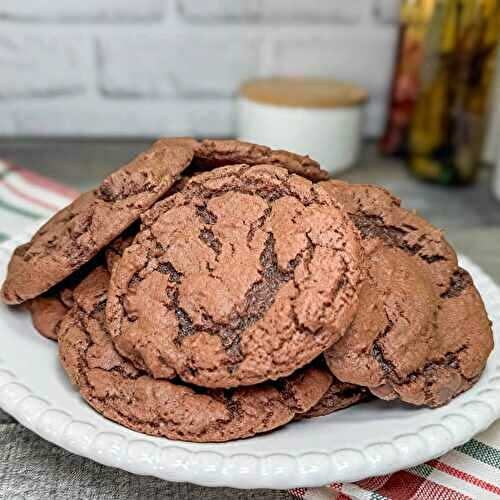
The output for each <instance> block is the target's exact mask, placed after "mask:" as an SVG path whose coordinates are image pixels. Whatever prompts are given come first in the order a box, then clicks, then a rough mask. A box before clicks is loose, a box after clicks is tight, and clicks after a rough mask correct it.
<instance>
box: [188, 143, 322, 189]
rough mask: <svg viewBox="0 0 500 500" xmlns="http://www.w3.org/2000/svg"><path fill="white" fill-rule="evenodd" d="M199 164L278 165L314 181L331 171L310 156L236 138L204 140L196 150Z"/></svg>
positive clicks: (217, 165)
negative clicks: (327, 170) (323, 167)
mask: <svg viewBox="0 0 500 500" xmlns="http://www.w3.org/2000/svg"><path fill="white" fill-rule="evenodd" d="M193 164H194V167H195V168H200V169H208V168H215V167H222V166H226V165H242V164H245V165H275V166H277V167H283V168H286V169H287V170H288V171H289V172H291V173H293V174H298V175H301V176H302V177H305V178H307V179H310V180H312V181H320V180H325V179H328V177H329V174H328V172H325V171H324V170H321V168H320V166H319V164H318V163H317V162H315V161H314V160H312V159H311V158H309V157H308V156H301V155H298V154H295V153H290V152H289V151H283V150H274V149H271V148H268V147H267V146H261V145H259V144H252V143H250V142H242V141H236V140H211V139H206V140H204V141H202V142H201V143H200V144H199V145H198V146H197V148H196V150H195V152H194V161H193Z"/></svg>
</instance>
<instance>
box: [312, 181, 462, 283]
mask: <svg viewBox="0 0 500 500" xmlns="http://www.w3.org/2000/svg"><path fill="white" fill-rule="evenodd" d="M321 186H322V187H323V188H324V189H326V190H327V191H328V193H330V194H331V195H332V196H333V197H334V198H335V199H336V200H337V201H338V202H339V203H340V204H341V205H342V207H343V208H344V209H345V210H346V211H347V212H348V214H349V216H350V218H351V220H352V221H353V223H354V224H355V225H356V227H357V229H358V230H359V232H360V234H361V237H362V241H363V247H364V249H365V253H367V254H368V253H370V252H371V250H372V249H373V248H376V247H377V246H378V245H379V244H380V243H383V244H385V245H387V246H390V247H393V248H399V249H400V250H402V251H403V252H404V253H406V254H407V255H409V256H412V257H414V258H415V262H417V261H420V262H423V263H425V264H428V267H427V271H428V272H429V274H430V275H431V276H432V281H433V283H434V284H435V286H436V287H437V289H438V291H439V293H442V292H443V291H445V290H446V289H447V287H448V282H449V279H450V276H451V275H452V274H453V272H454V271H455V269H456V267H457V256H456V254H455V252H454V251H453V249H452V248H451V246H450V245H449V244H448V242H447V241H446V239H445V238H444V236H443V233H442V231H440V230H439V229H437V228H435V227H434V226H432V225H431V224H430V223H429V222H427V221H426V220H425V219H423V218H422V217H420V216H418V215H417V214H416V213H415V212H411V211H409V210H406V209H404V208H403V207H401V201H400V200H399V199H398V198H396V197H395V196H393V195H392V194H391V193H389V191H387V190H386V189H384V188H382V187H380V186H373V185H368V184H348V183H346V182H343V181H337V180H335V181H327V182H322V183H321Z"/></svg>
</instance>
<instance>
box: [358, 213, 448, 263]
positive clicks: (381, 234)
mask: <svg viewBox="0 0 500 500" xmlns="http://www.w3.org/2000/svg"><path fill="white" fill-rule="evenodd" d="M349 216H350V218H351V220H352V221H353V223H354V225H355V226H356V228H357V229H358V231H359V232H360V233H361V236H362V237H363V238H366V239H368V238H379V239H381V240H382V241H384V242H385V243H387V244H389V245H391V246H396V247H398V248H400V249H401V250H403V251H404V252H406V253H407V254H408V255H417V256H418V257H420V258H421V259H422V260H423V261H425V262H426V263H427V264H432V263H434V262H439V261H443V260H446V257H444V256H443V255H439V254H433V255H427V254H424V253H422V249H423V248H424V246H423V245H421V244H420V243H414V244H413V245H410V244H409V243H408V242H407V241H406V240H405V237H406V236H407V235H408V232H409V231H405V230H403V229H401V228H399V227H395V226H386V225H385V224H384V220H383V218H382V217H381V216H379V215H373V214H367V213H365V212H363V211H362V210H361V209H360V213H356V214H353V213H351V214H349ZM405 227H407V228H410V227H412V226H408V225H406V226H405Z"/></svg>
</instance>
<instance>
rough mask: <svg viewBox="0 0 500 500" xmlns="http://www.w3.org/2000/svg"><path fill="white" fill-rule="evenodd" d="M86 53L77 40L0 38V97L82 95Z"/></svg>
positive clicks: (83, 41) (9, 36) (36, 37)
mask: <svg viewBox="0 0 500 500" xmlns="http://www.w3.org/2000/svg"><path fill="white" fill-rule="evenodd" d="M89 51H90V45H89V44H88V43H87V41H86V40H84V39H81V38H80V39H79V38H76V37H55V36H50V35H43V36H42V35H34V34H32V35H22V34H21V33H18V34H7V33H6V34H3V35H0V67H1V76H0V97H2V98H13V97H24V96H30V97H35V96H36V97H41V96H54V95H68V94H82V93H84V92H85V90H86V70H87V67H88V66H87V62H88V59H89Z"/></svg>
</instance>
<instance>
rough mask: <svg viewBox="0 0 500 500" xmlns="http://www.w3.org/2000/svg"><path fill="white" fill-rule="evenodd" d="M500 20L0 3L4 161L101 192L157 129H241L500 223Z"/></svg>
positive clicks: (302, 7)
mask: <svg viewBox="0 0 500 500" xmlns="http://www.w3.org/2000/svg"><path fill="white" fill-rule="evenodd" d="M499 23H500V0H404V1H398V0H335V1H333V0H307V1H305V0H296V1H291V0H203V1H200V0H198V1H197V0H142V1H140V2H138V1H132V0H87V1H85V2H82V1H77V0H59V1H52V0H25V1H23V2H20V1H18V0H1V1H0V158H4V159H6V160H8V161H10V162H11V163H14V164H17V165H20V166H22V167H27V168H29V169H32V170H34V171H36V172H38V173H41V174H43V175H46V176H48V177H51V178H53V179H56V180H59V181H60V182H62V183H65V184H69V185H71V186H72V187H76V188H78V189H87V188H88V187H90V186H93V185H95V184H96V183H97V182H98V181H99V179H101V178H102V177H103V176H104V175H106V174H107V173H108V172H110V171H111V170H112V169H113V168H115V167H116V166H118V165H120V164H122V163H123V162H126V161H127V160H129V159H130V158H131V157H132V156H134V155H135V154H136V153H137V152H139V151H140V150H142V149H144V148H145V147H146V146H147V145H148V143H149V142H150V141H151V140H152V139H153V138H156V137H158V136H175V135H194V136H196V137H243V138H245V139H249V140H253V141H255V142H259V141H261V142H265V143H267V144H268V145H271V146H273V147H286V148H287V149H291V150H294V151H296V152H298V153H302V154H311V156H313V157H314V156H316V157H317V158H318V159H319V160H321V163H322V165H323V167H324V168H326V169H328V170H329V171H330V172H331V173H332V175H334V176H340V177H342V178H345V179H347V180H352V181H358V182H378V183H381V184H384V185H385V186H387V187H388V188H390V189H392V190H394V191H395V193H396V194H398V195H400V196H403V197H405V203H406V204H407V205H409V206H412V207H414V208H416V209H419V210H421V211H423V212H424V214H426V215H428V216H431V218H432V216H433V217H434V220H433V222H435V223H437V224H438V225H439V224H442V225H448V226H449V225H450V224H452V223H453V221H452V220H451V219H450V217H448V215H447V214H448V213H449V212H453V213H454V214H456V215H457V216H458V213H460V212H462V215H461V217H462V219H461V223H462V224H466V223H467V224H469V225H471V224H497V223H499V224H500V210H498V208H499V206H498V205H497V204H496V202H495V201H494V200H495V197H498V198H500V174H497V175H495V173H494V172H495V168H494V167H495V163H498V156H499V155H498V149H499V145H498V143H499V140H498V138H499V137H500V118H499V115H500V113H499V111H498V110H499V108H500V106H499V103H500V78H499V77H498V74H499V73H500V70H499V69H498V67H500V63H499V64H496V60H497V59H498V58H499V57H500V56H496V54H498V52H499V51H498V50H497V46H498V39H499V33H500V24H499ZM496 67H497V68H496ZM270 77H280V78H281V79H280V80H279V82H280V85H284V87H280V86H279V85H278V86H276V81H275V79H271V80H268V79H269V78H270ZM290 77H294V78H296V79H297V78H299V80H298V81H299V82H300V84H299V85H298V87H297V85H296V84H297V81H296V80H287V78H290ZM310 77H315V78H316V80H311V81H310V80H308V79H309V78H310ZM317 78H320V80H317ZM262 79H264V80H262ZM248 80H251V81H252V83H251V85H255V84H256V85H257V88H251V89H250V90H249V89H248V88H247V89H246V90H245V88H244V89H243V90H242V87H241V85H242V84H243V83H244V82H247V81H248ZM259 82H265V85H266V87H265V88H264V90H262V88H260V89H259V88H258V86H259ZM290 82H292V84H293V85H295V87H293V85H292V87H293V88H290V87H288V86H287V85H289V83H290ZM293 82H295V84H294V83H293ZM318 82H319V83H318ZM339 82H341V83H342V84H345V85H344V87H342V86H339ZM356 92H357V94H356ZM282 95H285V96H286V99H284V100H283V99H282ZM356 95H357V96H358V97H357V98H356V97H354V98H353V96H356ZM278 132H279V133H278ZM316 152H317V154H316ZM329 152H330V153H329ZM333 153H336V155H334V154H333ZM337 153H338V154H337ZM340 153H342V154H340ZM340 156H341V158H340ZM499 168H500V167H499ZM344 171H345V172H344ZM416 179H424V180H426V181H431V182H432V183H434V184H435V185H433V184H429V183H421V182H419V181H418V180H416ZM443 185H445V186H456V185H469V187H468V188H463V187H462V188H455V189H454V190H453V189H450V188H446V189H444V188H442V187H441V186H443ZM444 199H447V205H446V207H443V200H444ZM464 204H467V210H465V209H464ZM456 222H457V223H458V219H457V221H456Z"/></svg>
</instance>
